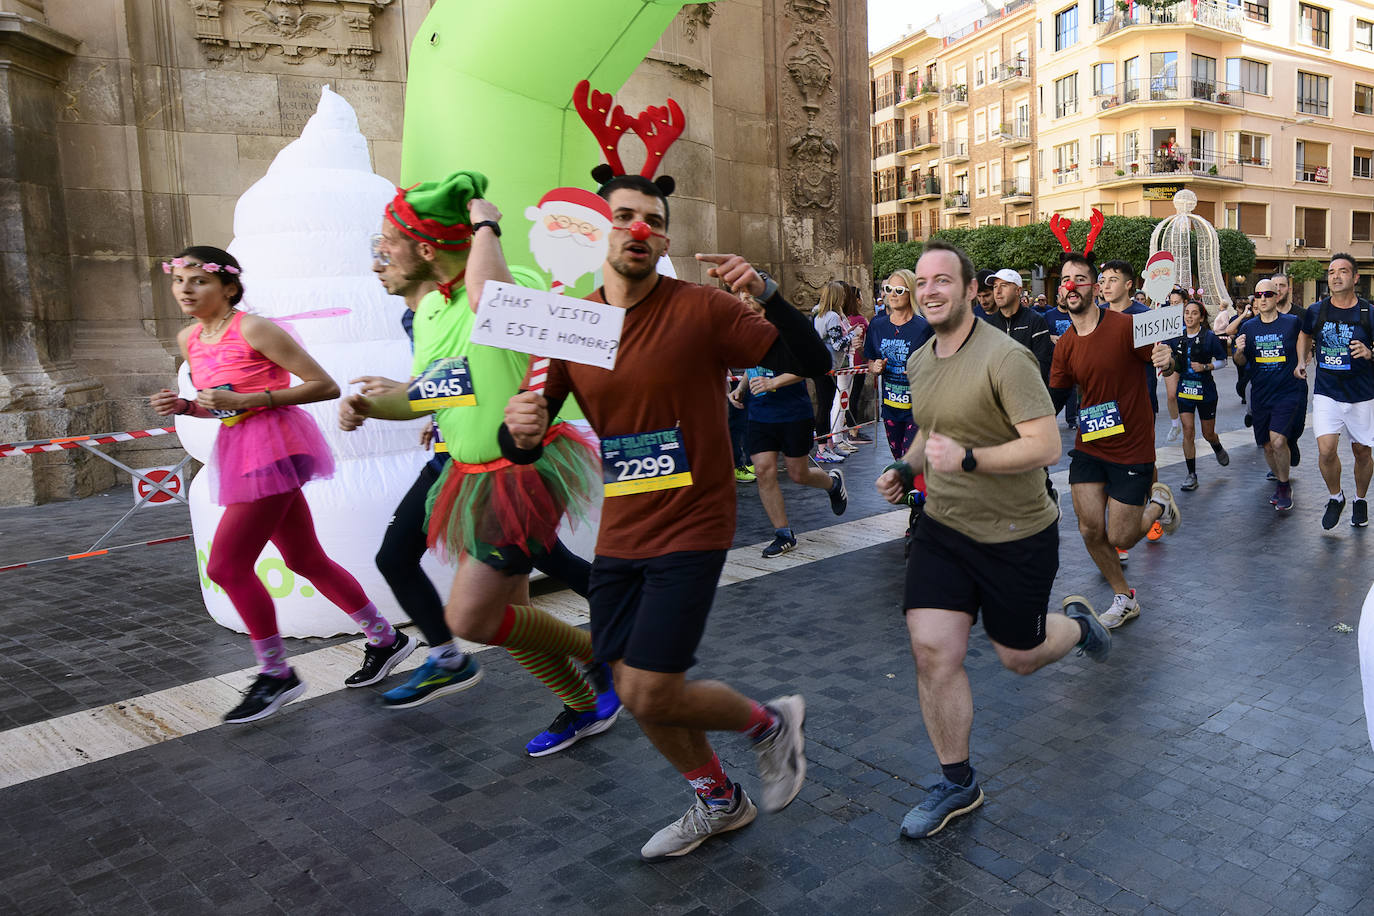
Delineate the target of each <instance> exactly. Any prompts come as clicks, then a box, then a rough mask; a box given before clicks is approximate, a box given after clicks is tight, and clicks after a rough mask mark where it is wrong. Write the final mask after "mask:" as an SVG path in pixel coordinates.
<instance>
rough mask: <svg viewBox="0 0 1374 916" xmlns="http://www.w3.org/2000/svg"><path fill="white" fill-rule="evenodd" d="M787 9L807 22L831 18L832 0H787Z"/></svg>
mask: <svg viewBox="0 0 1374 916" xmlns="http://www.w3.org/2000/svg"><path fill="white" fill-rule="evenodd" d="M787 9H788V12H790V13H791V14H792V15H794V16H796V17H797V18H798V19H800V20H801V21H802V22H805V23H816V22H820V21H821V20H822V19H829V18H830V0H787Z"/></svg>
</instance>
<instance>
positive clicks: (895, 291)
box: [883, 283, 906, 296]
mask: <svg viewBox="0 0 1374 916" xmlns="http://www.w3.org/2000/svg"><path fill="white" fill-rule="evenodd" d="M883 292H884V293H891V294H892V295H894V296H900V295H902V293H905V292H906V287H905V286H888V285H887V284H886V283H884V284H883Z"/></svg>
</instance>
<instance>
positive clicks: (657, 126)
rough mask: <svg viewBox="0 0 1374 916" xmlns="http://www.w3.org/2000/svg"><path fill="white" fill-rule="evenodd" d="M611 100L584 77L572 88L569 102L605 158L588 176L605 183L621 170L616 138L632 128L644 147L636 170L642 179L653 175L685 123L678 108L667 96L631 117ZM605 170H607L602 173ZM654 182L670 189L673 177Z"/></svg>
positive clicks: (621, 172)
mask: <svg viewBox="0 0 1374 916" xmlns="http://www.w3.org/2000/svg"><path fill="white" fill-rule="evenodd" d="M613 101H614V99H612V97H611V94H610V93H609V92H599V91H597V90H595V89H593V88H592V84H591V83H590V82H589V81H587V80H583V81H582V82H580V83H578V84H577V86H576V88H574V89H573V105H574V106H575V107H576V108H577V113H578V115H580V116H581V118H582V122H583V123H584V124H586V125H587V128H588V129H589V130H590V131H591V132H592V136H594V137H596V142H597V144H598V145H599V146H600V148H601V155H602V156H604V157H605V158H606V164H605V166H597V168H596V169H595V170H593V172H592V177H593V178H596V180H597V181H599V182H601V183H602V184H605V183H606V182H607V181H609V180H611V179H612V178H619V177H621V176H623V175H624V174H625V166H624V164H623V163H622V162H621V160H620V152H619V146H620V140H621V138H622V137H623V136H624V135H625V132H626V131H633V132H634V133H636V134H637V135H638V136H639V138H640V139H641V140H643V141H644V148H645V149H646V150H648V156H647V157H645V160H644V167H643V168H642V169H640V170H639V174H640V176H641V177H643V178H646V179H651V178H653V177H654V173H655V172H657V171H658V169H659V166H660V165H662V164H663V154H664V153H665V152H667V150H668V147H670V146H672V145H673V143H674V141H676V140H677V138H678V137H680V136H682V131H683V130H684V129H685V128H686V126H687V119H686V118H685V117H684V116H683V114H682V109H681V108H680V107H679V106H678V104H677V102H675V101H673V100H672V99H668V104H667V105H666V106H659V105H650V106H649V107H648V108H646V109H644V110H643V111H641V112H640V113H639V115H638V116H637V117H633V118H632V117H630V116H629V115H627V114H626V113H625V109H624V108H622V107H620V106H619V105H616V106H615V107H611V103H612V102H613ZM608 171H609V174H606V173H607V172H608ZM602 176H604V177H602ZM656 183H657V184H659V186H660V187H663V186H664V185H666V188H665V189H664V194H671V193H672V191H673V187H674V182H673V179H671V178H669V177H668V176H666V175H664V176H661V177H660V178H659V179H658V181H657V182H656Z"/></svg>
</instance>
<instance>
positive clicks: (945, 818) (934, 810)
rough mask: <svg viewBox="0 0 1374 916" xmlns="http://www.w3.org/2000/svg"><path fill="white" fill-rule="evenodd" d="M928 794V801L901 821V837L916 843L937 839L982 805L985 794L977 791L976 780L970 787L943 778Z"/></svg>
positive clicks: (979, 789) (909, 812) (980, 790)
mask: <svg viewBox="0 0 1374 916" xmlns="http://www.w3.org/2000/svg"><path fill="white" fill-rule="evenodd" d="M928 791H929V792H930V794H929V795H927V796H926V800H925V801H923V802H921V803H920V804H919V805H917V806H916V807H914V808H912V809H911V810H910V811H908V812H907V814H906V817H904V818H902V836H905V837H910V838H911V839H913V840H921V839H925V838H926V837H928V836H934V835H935V834H937V833H939V832H940V831H941V830H944V829H945V825H946V824H948V823H949V822H950V821H952V820H954V818H956V817H958V816H959V815H961V814H968V813H969V812H970V811H972V810H973V809H974V808H977V807H978V806H979V805H981V804H982V803H983V790H982V789H981V788H979V787H978V778H977V777H976V776H975V777H974V779H973V782H972V783H970V784H969V785H967V786H956V785H955V784H954V783H952V782H950V781H949V780H948V779H945V778H944V777H943V776H941V777H940V780H939V782H937V783H936V784H935V785H933V786H931V787H930V788H929V790H928Z"/></svg>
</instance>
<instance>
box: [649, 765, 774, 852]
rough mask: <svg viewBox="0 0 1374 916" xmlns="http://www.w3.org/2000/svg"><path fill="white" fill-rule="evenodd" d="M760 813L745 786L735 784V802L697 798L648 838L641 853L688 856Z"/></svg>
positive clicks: (749, 821)
mask: <svg viewBox="0 0 1374 916" xmlns="http://www.w3.org/2000/svg"><path fill="white" fill-rule="evenodd" d="M758 814H759V809H758V808H756V807H754V803H753V802H752V801H750V800H749V796H748V795H745V794H744V787H743V786H741V785H740V784H739V783H735V803H734V804H733V805H730V806H726V805H711V804H707V803H706V802H704V801H702V800H701V799H700V798H697V800H696V801H694V802H693V803H692V807H690V808H688V809H687V813H686V814H684V815H682V817H680V818H678V819H677V820H675V821H673V822H672V823H671V824H669V825H668V826H667V827H664V828H663V829H662V830H660V831H658V833H655V834H654V835H653V836H651V837H649V842H647V843H645V844H644V847H643V848H642V849H640V850H639V856H640V858H642V859H645V860H648V861H653V860H654V859H666V858H668V857H670V856H685V855H687V853H689V852H691V851H692V850H693V849H696V848H697V847H698V846H700V845H701V844H702V843H704V842H706V841H707V840H709V839H710V838H711V837H713V836H716V835H717V834H720V833H729V832H730V831H731V830H738V829H740V828H741V827H747V826H749V825H750V824H751V823H753V822H754V818H756V817H758Z"/></svg>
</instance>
